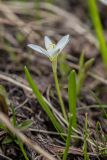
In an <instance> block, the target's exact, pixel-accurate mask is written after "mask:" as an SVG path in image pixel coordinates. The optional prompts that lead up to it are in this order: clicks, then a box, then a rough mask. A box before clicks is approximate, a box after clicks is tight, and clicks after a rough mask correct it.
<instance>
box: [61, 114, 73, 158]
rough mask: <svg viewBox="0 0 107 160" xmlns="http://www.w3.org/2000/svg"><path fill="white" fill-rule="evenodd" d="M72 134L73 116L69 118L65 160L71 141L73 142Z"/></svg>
mask: <svg viewBox="0 0 107 160" xmlns="http://www.w3.org/2000/svg"><path fill="white" fill-rule="evenodd" d="M71 133H72V115H70V117H69V126H68V135H67V139H66V147H65V151H64V155H63V160H66V159H67V155H68V151H69V146H70V141H71Z"/></svg>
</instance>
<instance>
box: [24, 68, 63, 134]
mask: <svg viewBox="0 0 107 160" xmlns="http://www.w3.org/2000/svg"><path fill="white" fill-rule="evenodd" d="M25 75H26V78H27V81H28V83H29V85H30V87H31V88H32V91H33V93H34V94H35V96H36V98H37V100H38V102H39V103H40V105H41V107H42V108H43V110H44V111H45V112H46V114H47V115H48V117H49V118H50V120H51V122H52V123H53V125H54V127H55V128H56V129H57V131H58V132H59V133H61V132H64V130H63V128H62V126H61V125H60V123H59V122H58V120H57V119H56V117H55V115H54V114H53V112H52V111H51V110H50V108H49V106H48V104H47V103H46V102H45V100H44V99H43V96H42V94H41V93H40V91H39V89H38V87H37V85H36V83H35V82H34V81H33V79H32V77H31V75H30V72H29V71H28V69H27V67H25Z"/></svg>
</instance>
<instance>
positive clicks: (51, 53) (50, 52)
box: [48, 47, 60, 57]
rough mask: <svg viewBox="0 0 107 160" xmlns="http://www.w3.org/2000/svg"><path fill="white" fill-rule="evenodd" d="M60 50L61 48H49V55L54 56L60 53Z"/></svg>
mask: <svg viewBox="0 0 107 160" xmlns="http://www.w3.org/2000/svg"><path fill="white" fill-rule="evenodd" d="M59 52H60V49H59V48H56V47H55V48H53V49H51V50H48V55H49V56H50V57H53V56H54V55H56V54H58V53H59Z"/></svg>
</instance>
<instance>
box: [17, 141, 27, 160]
mask: <svg viewBox="0 0 107 160" xmlns="http://www.w3.org/2000/svg"><path fill="white" fill-rule="evenodd" d="M19 147H20V149H21V151H22V153H23V155H24V157H25V160H29V158H28V157H27V154H26V152H25V150H24V147H23V143H22V142H20V140H19Z"/></svg>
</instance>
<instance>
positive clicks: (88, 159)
mask: <svg viewBox="0 0 107 160" xmlns="http://www.w3.org/2000/svg"><path fill="white" fill-rule="evenodd" d="M87 138H88V118H87V113H86V118H85V128H84V144H83V154H84V160H90V158H89V155H88V153H87Z"/></svg>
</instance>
